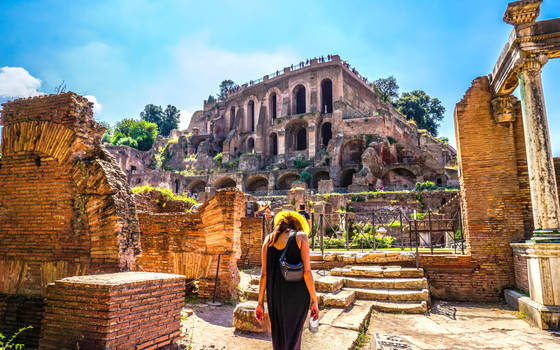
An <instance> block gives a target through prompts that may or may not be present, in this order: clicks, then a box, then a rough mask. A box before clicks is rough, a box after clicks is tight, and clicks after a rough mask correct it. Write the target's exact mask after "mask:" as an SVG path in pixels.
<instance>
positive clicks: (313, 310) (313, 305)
mask: <svg viewBox="0 0 560 350" xmlns="http://www.w3.org/2000/svg"><path fill="white" fill-rule="evenodd" d="M318 317H319V304H317V300H315V301H314V302H312V303H311V318H312V319H313V320H316V319H317V318H318Z"/></svg>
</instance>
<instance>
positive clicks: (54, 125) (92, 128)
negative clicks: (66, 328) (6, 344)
mask: <svg viewBox="0 0 560 350" xmlns="http://www.w3.org/2000/svg"><path fill="white" fill-rule="evenodd" d="M91 107H92V106H91V103H89V102H88V100H87V99H85V98H83V97H81V96H78V95H76V94H74V93H71V92H69V93H63V94H58V95H48V96H40V97H34V98H30V99H19V100H15V101H12V102H8V103H5V104H4V105H3V109H2V112H1V119H0V123H1V125H2V126H3V128H2V136H1V137H2V142H1V153H2V158H1V159H0V184H1V186H0V332H2V333H10V334H11V333H13V331H14V330H17V329H19V328H21V327H23V326H27V325H33V326H34V329H33V330H31V331H26V332H25V334H24V335H23V339H25V340H26V344H28V345H31V346H32V347H34V348H36V346H35V344H37V336H38V333H39V329H40V325H39V323H40V322H38V320H39V319H40V317H41V310H42V302H43V297H44V295H45V293H46V286H47V284H48V283H51V282H54V281H55V280H57V279H60V278H63V277H67V276H74V275H85V274H88V273H101V272H116V271H125V270H127V269H130V268H131V266H132V265H133V261H134V258H135V255H136V254H137V253H138V252H139V250H140V246H139V244H140V240H139V235H140V231H139V225H138V220H137V217H136V209H135V206H134V203H133V201H132V196H131V192H130V189H129V187H128V185H127V183H126V177H125V175H124V174H123V173H122V171H121V170H120V168H119V166H118V164H117V163H116V162H115V161H114V158H113V157H112V156H111V155H109V153H107V152H106V151H105V150H104V149H103V147H102V146H101V135H102V134H103V132H104V129H103V128H102V127H101V126H100V125H99V124H98V123H96V122H95V121H94V119H93V115H92V111H91Z"/></svg>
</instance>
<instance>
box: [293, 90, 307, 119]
mask: <svg viewBox="0 0 560 350" xmlns="http://www.w3.org/2000/svg"><path fill="white" fill-rule="evenodd" d="M294 102H295V108H294V114H302V113H305V112H306V110H307V108H306V106H305V87H304V86H303V85H298V86H296V87H295V88H294Z"/></svg>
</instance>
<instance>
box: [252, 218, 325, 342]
mask: <svg viewBox="0 0 560 350" xmlns="http://www.w3.org/2000/svg"><path fill="white" fill-rule="evenodd" d="M274 224H275V228H274V230H273V231H272V233H271V234H269V235H268V236H267V237H266V238H265V240H264V243H263V247H262V268H261V271H262V272H261V281H260V289H259V302H258V305H257V309H256V310H255V317H256V318H257V320H258V321H259V322H262V320H263V317H264V306H263V303H264V294H265V290H266V301H267V304H268V314H269V316H270V323H271V328H272V346H273V348H274V350H299V349H300V347H301V334H302V331H303V327H304V326H305V320H306V318H307V311H308V309H309V303H310V301H311V317H312V318H313V319H314V320H315V319H317V317H319V306H318V305H317V295H316V293H315V284H314V283H313V275H312V274H311V264H310V262H309V241H308V239H307V234H308V232H309V224H308V223H307V221H306V220H305V218H304V217H303V216H301V215H300V214H298V213H297V212H295V211H288V210H285V211H282V212H280V213H278V214H277V215H276V216H275V218H274ZM302 231H303V232H302ZM292 232H293V233H294V234H295V237H294V239H292V240H291V242H290V245H289V246H288V247H286V245H287V244H288V239H289V237H290V234H291V233H292ZM284 248H287V251H286V261H287V262H289V263H291V264H297V263H299V262H300V261H302V262H303V267H304V273H303V280H301V281H299V282H287V281H285V280H284V276H283V275H282V272H281V270H280V256H281V255H282V251H283V250H284Z"/></svg>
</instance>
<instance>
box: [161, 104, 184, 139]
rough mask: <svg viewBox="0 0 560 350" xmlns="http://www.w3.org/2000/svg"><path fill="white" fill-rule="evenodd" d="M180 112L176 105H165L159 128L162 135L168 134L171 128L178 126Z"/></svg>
mask: <svg viewBox="0 0 560 350" xmlns="http://www.w3.org/2000/svg"><path fill="white" fill-rule="evenodd" d="M179 119H180V113H179V110H178V109H177V107H175V106H172V105H167V108H165V111H163V118H162V122H161V125H158V126H159V130H160V132H161V135H162V136H169V133H170V132H171V130H173V129H177V128H178V127H179Z"/></svg>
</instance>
